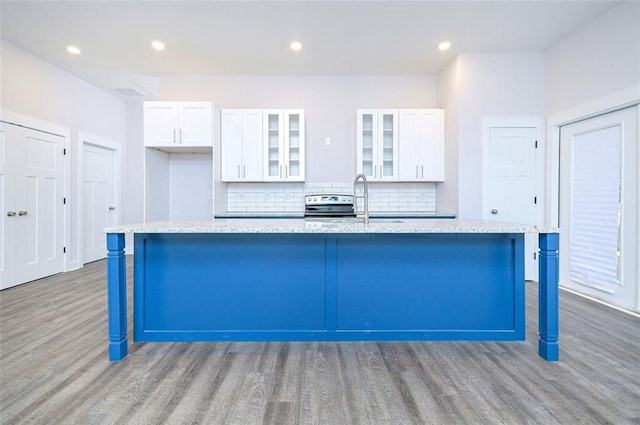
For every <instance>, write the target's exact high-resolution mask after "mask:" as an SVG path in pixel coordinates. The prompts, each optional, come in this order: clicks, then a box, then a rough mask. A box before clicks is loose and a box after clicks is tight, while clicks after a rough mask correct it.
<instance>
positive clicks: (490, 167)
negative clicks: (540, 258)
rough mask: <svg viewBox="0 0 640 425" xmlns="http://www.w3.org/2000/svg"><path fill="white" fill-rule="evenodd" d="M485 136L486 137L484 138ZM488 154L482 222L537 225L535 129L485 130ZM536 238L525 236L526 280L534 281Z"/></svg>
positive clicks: (492, 127)
mask: <svg viewBox="0 0 640 425" xmlns="http://www.w3.org/2000/svg"><path fill="white" fill-rule="evenodd" d="M487 133H488V134H487ZM485 134H487V135H486V136H485V137H486V138H487V140H485V143H488V146H486V147H485V152H486V154H487V157H486V163H485V164H484V167H485V173H484V176H485V180H486V181H485V182H484V193H483V211H482V218H483V219H484V220H491V221H504V222H511V223H522V224H531V225H535V224H537V201H538V199H537V196H538V195H537V192H536V191H537V188H536V186H537V185H536V180H537V161H536V146H537V141H536V138H537V134H538V128H537V127H518V126H513V127H511V126H501V125H500V124H495V125H494V124H491V125H488V126H487V127H486V128H485ZM536 239H537V235H534V234H529V235H525V278H526V279H527V280H537V276H538V267H537V254H536V251H537V249H536V246H537V244H536Z"/></svg>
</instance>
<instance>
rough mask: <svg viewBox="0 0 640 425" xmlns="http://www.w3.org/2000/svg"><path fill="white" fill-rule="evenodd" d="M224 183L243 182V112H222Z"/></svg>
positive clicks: (230, 110)
mask: <svg viewBox="0 0 640 425" xmlns="http://www.w3.org/2000/svg"><path fill="white" fill-rule="evenodd" d="M221 117H222V120H221V121H222V122H221V134H222V138H221V155H222V158H221V159H222V161H221V162H222V166H221V168H222V175H221V177H222V181H225V182H236V181H241V180H242V110H241V109H223V110H222V111H221Z"/></svg>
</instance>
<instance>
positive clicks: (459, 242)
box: [106, 219, 559, 361]
mask: <svg viewBox="0 0 640 425" xmlns="http://www.w3.org/2000/svg"><path fill="white" fill-rule="evenodd" d="M106 232H107V249H108V261H107V267H108V304H109V305H108V314H109V359H110V360H116V361H117V360H122V359H123V358H125V357H126V355H127V343H128V341H127V340H128V338H127V319H126V318H127V302H126V287H127V286H126V265H125V254H124V244H125V243H124V241H125V237H124V236H125V233H133V234H134V282H133V288H134V289H133V292H134V294H133V295H134V301H133V304H134V326H133V328H134V329H133V332H134V341H135V342H151V341H158V342H160V341H406V340H415V341H426V340H433V341H436V340H439V341H443V340H447V341H451V340H482V341H518V340H524V339H525V294H524V284H525V280H524V234H525V233H538V234H539V248H540V252H539V279H538V280H539V308H538V312H539V354H540V356H542V357H543V358H545V359H546V360H549V361H554V360H558V354H559V353H558V350H559V348H558V234H557V229H539V228H536V227H535V226H523V225H514V224H508V223H494V222H482V221H462V220H404V221H401V220H372V222H371V223H369V224H366V225H365V224H364V223H360V222H357V221H349V220H345V221H343V222H340V221H338V222H331V221H328V222H322V221H320V222H314V221H305V220H301V219H261V220H228V219H215V220H210V221H198V222H187V223H184V222H180V223H178V222H154V223H146V224H141V225H129V226H119V227H114V228H109V229H106Z"/></svg>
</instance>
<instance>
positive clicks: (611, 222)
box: [569, 125, 622, 293]
mask: <svg viewBox="0 0 640 425" xmlns="http://www.w3.org/2000/svg"><path fill="white" fill-rule="evenodd" d="M621 134H622V132H621V128H620V126H619V125H617V126H613V127H607V128H602V129H598V130H595V131H590V132H587V133H583V134H579V135H575V136H574V137H573V139H572V144H571V152H572V155H571V223H570V242H569V245H570V246H569V273H570V275H571V279H572V280H574V281H575V282H578V283H581V284H583V285H586V286H589V287H593V288H597V289H600V290H603V291H606V292H608V293H614V292H615V291H616V288H617V287H619V285H620V284H621V283H620V213H621V199H620V193H621V191H620V178H621V145H622V143H621Z"/></svg>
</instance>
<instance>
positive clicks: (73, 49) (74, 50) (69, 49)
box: [67, 46, 82, 55]
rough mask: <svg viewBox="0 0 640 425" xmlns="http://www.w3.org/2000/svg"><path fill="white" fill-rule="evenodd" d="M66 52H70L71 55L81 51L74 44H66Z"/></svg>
mask: <svg viewBox="0 0 640 425" xmlns="http://www.w3.org/2000/svg"><path fill="white" fill-rule="evenodd" d="M67 52H69V53H71V54H72V55H79V54H80V53H82V52H81V51H80V49H78V48H77V47H76V46H67Z"/></svg>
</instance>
